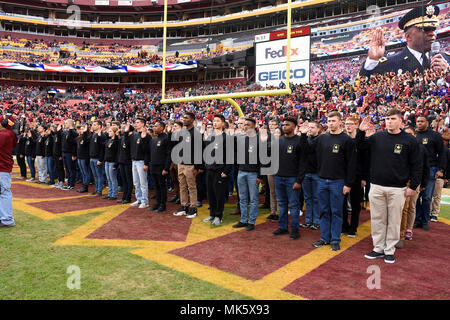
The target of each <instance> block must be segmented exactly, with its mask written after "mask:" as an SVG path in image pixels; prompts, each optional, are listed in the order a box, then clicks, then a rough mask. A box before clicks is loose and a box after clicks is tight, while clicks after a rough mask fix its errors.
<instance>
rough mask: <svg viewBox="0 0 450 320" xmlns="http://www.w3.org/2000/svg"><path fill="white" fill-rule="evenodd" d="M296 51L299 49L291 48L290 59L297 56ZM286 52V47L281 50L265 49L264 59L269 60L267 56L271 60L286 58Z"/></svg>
mask: <svg viewBox="0 0 450 320" xmlns="http://www.w3.org/2000/svg"><path fill="white" fill-rule="evenodd" d="M298 49H299V48H291V57H292V56H298V55H299V53H298ZM286 51H287V46H283V47H281V50H272V48H266V59H267V58H269V56H270V57H271V58H272V59H276V58H281V57H286Z"/></svg>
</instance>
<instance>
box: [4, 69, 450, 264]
mask: <svg viewBox="0 0 450 320" xmlns="http://www.w3.org/2000/svg"><path fill="white" fill-rule="evenodd" d="M421 79H422V75H421V74H420V73H419V72H416V73H414V74H410V73H409V72H405V73H399V74H394V73H387V74H384V75H373V76H372V77H370V78H365V77H353V78H352V77H350V78H348V77H347V78H344V79H342V78H341V79H339V81H338V80H336V79H335V80H333V81H330V82H322V83H312V84H307V85H298V86H293V87H292V89H293V92H292V94H291V95H289V96H276V97H256V98H248V99H238V103H239V104H240V105H241V107H242V109H243V112H244V114H245V117H239V116H238V114H237V113H236V111H235V110H233V109H232V108H231V107H229V106H228V105H227V104H225V103H223V102H221V101H205V102H193V103H189V104H175V105H161V104H160V103H159V100H160V92H158V91H156V90H138V91H137V92H135V93H133V94H124V92H123V91H119V90H118V89H114V90H113V89H110V90H107V89H104V90H84V89H83V88H71V89H69V90H68V91H67V92H66V93H65V94H56V95H54V94H48V92H46V91H42V90H41V89H39V88H35V87H15V86H14V87H13V86H8V85H3V86H2V87H1V88H0V89H1V90H0V92H1V96H0V99H1V102H2V106H3V109H4V110H3V112H4V113H8V112H10V113H13V114H15V115H16V116H17V118H18V119H19V120H18V121H17V122H18V134H19V142H18V145H17V148H16V157H17V161H18V164H19V166H20V168H21V176H22V178H23V179H27V178H28V177H29V176H28V171H29V173H30V178H29V179H27V180H28V181H30V182H31V181H34V182H36V183H41V184H43V183H46V184H48V185H51V186H53V187H57V188H61V189H63V190H67V191H69V192H70V190H74V189H75V184H76V182H80V183H81V187H80V188H79V189H77V190H76V191H78V192H80V193H84V192H88V189H89V185H91V184H92V185H94V187H93V188H94V189H93V190H91V192H92V194H94V195H97V196H102V190H103V189H104V188H105V186H106V185H107V186H108V194H107V195H105V196H103V198H104V199H105V201H111V200H113V201H117V202H119V203H120V204H130V205H131V206H135V207H137V208H141V209H145V208H148V209H149V210H153V211H157V212H166V203H167V202H176V203H179V204H180V208H179V209H178V210H176V211H175V212H174V213H173V214H174V215H176V216H183V215H186V217H187V218H195V217H196V216H197V208H198V207H200V206H202V204H203V201H204V200H205V199H208V202H209V211H210V217H208V218H206V219H205V220H204V221H205V222H210V223H212V224H213V225H220V224H221V223H222V217H223V211H224V203H225V202H226V201H228V198H229V196H230V195H232V194H233V191H234V190H236V191H237V196H238V197H237V199H238V200H237V206H236V210H235V212H233V214H240V217H241V218H240V221H239V222H238V223H237V224H235V225H234V226H233V227H235V228H246V230H248V231H252V230H254V228H255V221H256V218H257V216H258V201H259V197H258V193H259V192H260V191H259V185H261V186H263V187H262V189H263V190H264V191H263V193H264V194H265V197H264V199H265V200H264V204H262V207H264V208H270V212H271V213H270V215H269V216H268V219H270V220H277V221H278V226H279V227H278V229H277V230H275V231H274V233H273V234H274V235H275V236H278V235H283V234H289V233H290V238H291V239H293V240H296V239H298V238H299V237H300V228H299V217H300V214H301V212H302V211H304V210H305V209H304V208H303V203H304V205H305V208H306V221H305V223H303V224H301V227H302V228H310V229H313V230H318V229H320V240H318V241H316V242H314V243H313V245H314V246H315V247H320V246H323V245H327V244H331V247H332V249H333V250H339V249H340V247H339V244H340V239H341V236H342V235H341V234H346V235H348V236H349V237H355V236H356V234H357V227H358V222H359V212H360V210H361V207H360V203H361V201H362V200H367V199H368V197H371V196H372V197H375V193H377V195H378V194H380V195H381V194H382V193H383V192H385V190H384V189H383V188H389V190H390V192H391V193H392V192H393V191H392V190H394V189H395V190H397V189H401V191H402V192H403V193H402V194H400V193H398V194H397V197H396V198H395V203H397V207H395V205H394V203H388V204H380V206H383V205H388V206H389V207H390V208H391V207H392V208H394V209H395V208H396V209H398V203H399V201H400V203H407V204H408V205H405V206H402V207H403V217H402V218H398V217H397V218H393V217H391V216H390V215H389V221H390V222H389V226H388V228H387V229H386V225H385V223H386V216H385V215H386V214H387V213H386V212H384V213H383V212H381V211H380V210H378V211H377V209H376V206H377V201H376V199H375V198H373V201H371V212H372V232H373V240H374V251H372V252H371V253H369V254H367V255H366V258H368V259H375V258H379V257H384V259H385V261H386V262H387V263H393V262H395V258H394V251H395V248H402V247H403V246H404V244H403V240H404V239H406V240H412V239H413V229H414V228H423V229H424V230H429V229H430V227H429V221H430V220H431V221H437V217H438V213H439V208H438V207H439V202H440V201H439V199H440V192H441V190H442V185H443V183H444V179H447V178H448V175H449V173H450V171H449V170H448V168H447V166H448V165H447V159H450V157H447V153H448V141H449V139H450V132H449V131H448V127H449V126H450V121H449V120H450V117H449V108H448V107H449V102H450V100H449V97H450V96H449V94H448V88H449V83H450V79H449V74H448V73H445V72H436V71H432V70H426V77H425V82H424V83H422V81H421ZM250 89H251V90H260V89H264V88H260V87H258V86H254V87H251V88H248V87H246V86H245V84H244V83H238V84H234V85H232V84H228V85H209V86H205V85H199V86H197V87H193V88H189V89H187V90H182V89H176V90H175V89H171V90H170V91H169V92H168V96H169V97H170V96H171V97H176V96H180V95H185V93H186V92H189V94H190V95H197V94H211V93H220V92H236V91H242V90H250ZM423 89H425V91H423ZM423 97H425V99H423ZM74 101H76V102H74ZM403 126H405V129H404V130H400V128H402V127H403ZM358 128H359V130H358ZM184 129H186V130H184ZM385 129H386V130H385ZM386 132H391V133H393V136H395V137H396V139H397V138H398V139H400V140H399V141H396V142H395V145H392V148H393V150H394V155H390V154H387V155H386V154H385V153H386V150H384V149H383V148H381V149H382V150H381V151H380V150H378V149H377V148H380V145H385V144H386V143H384V142H383V141H385V139H388V138H389V137H386V134H387V133H386ZM399 132H400V133H399ZM213 133H214V134H213ZM202 136H207V137H210V140H208V141H207V142H202V143H201V145H202V148H203V150H205V149H207V148H208V146H209V145H210V144H214V148H213V149H215V150H218V149H220V150H223V152H222V155H223V157H224V158H223V159H224V160H226V151H225V150H228V149H227V148H226V144H228V143H229V141H230V139H231V140H232V141H235V142H236V143H235V145H238V146H239V143H240V142H241V143H242V144H243V145H244V149H243V150H244V152H243V154H244V155H245V156H244V159H243V160H242V159H241V160H242V161H243V162H242V163H241V162H237V160H236V161H235V162H234V164H233V165H229V164H227V163H226V161H223V162H222V164H221V163H220V161H218V162H213V163H210V162H207V161H205V160H204V159H203V160H202V159H201V160H200V162H198V163H195V162H194V160H193V159H194V158H195V157H194V154H195V153H194V143H192V142H193V141H195V140H196V139H201V138H202ZM413 136H417V140H416V139H415V138H413ZM173 137H175V138H173ZM189 137H191V138H189ZM199 137H200V138H199ZM220 137H222V138H220ZM253 137H257V139H255V140H253V139H252V138H253ZM275 137H279V140H278V141H279V155H278V156H279V157H278V159H279V169H278V171H277V172H272V173H271V174H263V171H264V170H263V168H264V167H265V166H264V165H265V164H267V163H263V162H262V160H261V159H259V158H257V160H256V163H254V162H251V161H250V158H251V154H252V152H253V150H256V149H259V148H262V147H264V146H267V148H269V147H268V146H271V144H270V143H269V142H271V141H273V140H276V139H275ZM221 139H222V140H221ZM251 141H253V142H251ZM254 141H257V142H256V143H257V144H256V145H254V146H253V145H252V143H254ZM379 141H381V142H379ZM181 142H182V143H183V144H184V145H183V146H185V147H186V144H185V143H187V147H186V148H187V149H183V154H182V156H183V157H182V159H181V161H175V159H173V157H172V156H171V150H172V149H173V148H176V147H177V146H178V143H181ZM417 142H419V143H417ZM389 143H391V144H392V143H394V142H393V141H391V140H389ZM444 143H445V146H444ZM398 145H401V146H404V149H403V151H402V148H401V147H398ZM419 145H421V147H420V148H419ZM253 147H255V148H256V149H253ZM209 148H210V149H211V147H209ZM398 148H400V149H398ZM269 150H272V149H270V148H269ZM274 150H276V149H274ZM355 150H358V152H356V151H355ZM185 151H189V152H187V153H190V154H191V157H188V158H184V156H185V155H186V154H184V153H185ZM271 152H272V151H271ZM274 152H275V151H274ZM213 153H214V152H213ZM234 154H235V155H236V154H238V152H236V150H235V152H234ZM397 155H398V157H397ZM400 155H401V156H400ZM380 157H381V158H380ZM394 158H395V159H394ZM386 159H388V160H393V159H394V160H395V161H396V162H398V164H399V165H398V166H395V167H393V169H392V170H394V171H392V170H386V168H388V167H389V165H388V164H385V165H384V166H381V167H380V163H383V161H387V160H386ZM293 164H294V165H293ZM36 167H37V170H36ZM430 168H431V169H430ZM405 170H406V171H405ZM391 171H392V172H391ZM430 172H432V175H430V174H429V173H430ZM387 174H388V175H389V176H388V177H386V175H387ZM392 176H394V177H395V178H394V180H395V179H397V180H395V181H394V182H393V181H392V179H391V177H392ZM406 183H408V188H409V189H407V190H406V196H405V195H404V191H405V189H406ZM380 184H381V186H380ZM435 186H436V187H435ZM149 188H153V189H155V195H154V199H155V203H154V204H153V205H152V206H151V207H150V205H151V203H150V200H151V199H149ZM133 189H134V195H135V201H133V200H132V195H133ZM369 189H371V190H372V195H371V194H370V193H369V195H368V191H369ZM119 190H120V191H121V192H122V196H121V197H119ZM397 191H398V190H397ZM397 191H396V192H397ZM416 191H417V192H416ZM168 192H173V194H174V196H173V197H172V198H171V199H168V198H167V193H168ZM430 192H431V194H430ZM433 193H434V195H433ZM380 197H381V196H380ZM433 197H434V198H433ZM347 198H349V200H347ZM330 199H332V200H333V201H330ZM432 199H434V201H432ZM380 201H381V200H380ZM248 206H250V209H248ZM430 212H431V214H430ZM319 213H320V214H319ZM288 214H290V216H291V223H290V225H291V227H290V229H291V231H290V232H289V231H288V230H289V226H288ZM383 214H384V216H383ZM348 215H351V219H350V221H349V220H348ZM375 217H377V218H375ZM383 230H384V231H383ZM400 232H401V235H400ZM374 233H376V234H374ZM318 237H319V235H318ZM386 239H388V240H386ZM394 240H395V241H394Z"/></svg>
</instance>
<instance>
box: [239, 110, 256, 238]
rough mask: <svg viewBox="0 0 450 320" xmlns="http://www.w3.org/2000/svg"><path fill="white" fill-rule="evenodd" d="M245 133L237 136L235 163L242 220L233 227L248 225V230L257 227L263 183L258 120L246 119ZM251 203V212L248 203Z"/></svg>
mask: <svg viewBox="0 0 450 320" xmlns="http://www.w3.org/2000/svg"><path fill="white" fill-rule="evenodd" d="M244 128H245V135H243V136H236V142H235V149H236V151H235V157H236V158H237V161H235V163H236V164H237V165H238V166H239V170H238V180H237V182H238V190H239V201H240V207H241V210H240V211H241V220H240V221H239V222H238V223H237V224H235V225H233V228H243V227H246V230H247V231H252V230H254V229H255V221H256V218H257V217H258V193H259V192H258V186H259V184H260V183H261V175H260V167H261V164H260V161H259V136H258V135H257V134H256V121H255V119H252V118H247V119H245V124H244ZM249 204H250V214H249V210H248V205H249Z"/></svg>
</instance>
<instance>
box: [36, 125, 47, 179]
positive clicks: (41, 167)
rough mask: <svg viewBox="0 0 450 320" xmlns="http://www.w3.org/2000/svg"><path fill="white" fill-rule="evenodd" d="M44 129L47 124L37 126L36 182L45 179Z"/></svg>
mask: <svg viewBox="0 0 450 320" xmlns="http://www.w3.org/2000/svg"><path fill="white" fill-rule="evenodd" d="M45 130H47V126H46V125H44V124H41V125H39V126H38V128H37V131H38V137H37V139H36V165H37V168H38V175H39V180H38V181H37V183H41V184H43V183H45V182H46V181H47V163H46V162H45Z"/></svg>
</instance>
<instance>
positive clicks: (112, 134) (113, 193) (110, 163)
mask: <svg viewBox="0 0 450 320" xmlns="http://www.w3.org/2000/svg"><path fill="white" fill-rule="evenodd" d="M118 131H119V128H118V127H116V126H111V127H109V129H107V130H106V133H107V134H108V139H107V140H106V141H105V155H104V162H105V173H106V178H107V180H108V194H107V195H105V196H103V199H107V200H117V196H118V188H119V185H118V182H117V152H118V149H119V137H118V135H117V133H118Z"/></svg>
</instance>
